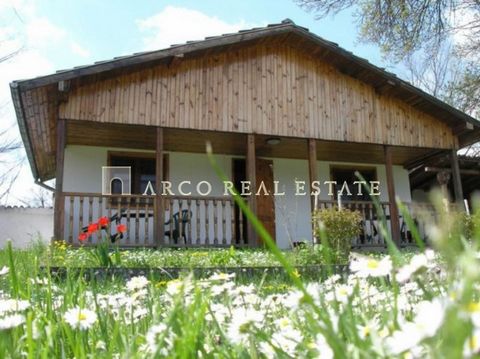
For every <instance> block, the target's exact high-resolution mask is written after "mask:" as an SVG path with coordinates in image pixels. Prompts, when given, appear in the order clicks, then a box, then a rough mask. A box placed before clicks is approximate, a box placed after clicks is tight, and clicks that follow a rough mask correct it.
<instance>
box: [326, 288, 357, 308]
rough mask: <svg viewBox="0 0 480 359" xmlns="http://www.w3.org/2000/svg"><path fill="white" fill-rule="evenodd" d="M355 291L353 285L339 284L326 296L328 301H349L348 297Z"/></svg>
mask: <svg viewBox="0 0 480 359" xmlns="http://www.w3.org/2000/svg"><path fill="white" fill-rule="evenodd" d="M352 293H353V287H352V286H351V285H345V284H337V285H336V286H335V289H334V290H333V291H331V292H329V293H327V295H326V296H325V299H326V300H328V301H334V300H336V301H338V302H340V303H347V302H348V299H349V298H350V297H351V295H352Z"/></svg>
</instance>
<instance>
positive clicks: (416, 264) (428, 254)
mask: <svg viewBox="0 0 480 359" xmlns="http://www.w3.org/2000/svg"><path fill="white" fill-rule="evenodd" d="M434 257H435V254H434V252H433V251H432V250H431V249H429V250H427V251H425V253H420V254H416V255H414V256H413V257H412V259H411V260H410V263H408V264H407V265H405V266H403V267H401V268H400V269H399V270H398V272H397V274H396V276H395V278H396V280H397V282H399V283H404V282H406V281H407V280H409V279H410V277H411V276H412V275H413V274H414V273H416V272H417V271H418V270H420V269H422V268H428V267H431V263H432V260H433V259H434Z"/></svg>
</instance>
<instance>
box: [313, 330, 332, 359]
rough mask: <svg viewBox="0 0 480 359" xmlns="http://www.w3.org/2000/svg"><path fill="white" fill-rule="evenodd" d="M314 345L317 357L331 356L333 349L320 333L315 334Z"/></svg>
mask: <svg viewBox="0 0 480 359" xmlns="http://www.w3.org/2000/svg"><path fill="white" fill-rule="evenodd" d="M314 347H315V349H316V350H317V351H318V353H319V358H322V359H324V358H325V359H330V358H333V350H332V348H331V347H330V345H329V344H328V342H327V340H326V339H325V337H324V336H323V335H322V334H317V337H316V340H315V344H314Z"/></svg>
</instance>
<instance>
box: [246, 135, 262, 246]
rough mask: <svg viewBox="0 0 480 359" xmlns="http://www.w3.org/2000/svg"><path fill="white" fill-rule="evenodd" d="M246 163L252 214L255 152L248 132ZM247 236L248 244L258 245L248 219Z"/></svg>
mask: <svg viewBox="0 0 480 359" xmlns="http://www.w3.org/2000/svg"><path fill="white" fill-rule="evenodd" d="M245 164H246V167H247V168H246V174H247V181H249V182H250V189H251V192H252V195H251V196H250V197H249V198H248V204H249V206H250V210H251V211H252V212H253V214H255V215H257V201H256V198H255V191H256V187H257V183H256V182H257V181H256V178H257V175H256V154H255V135H254V134H248V135H247V159H246V161H245ZM247 236H248V244H249V245H251V246H258V245H259V243H258V240H257V233H256V232H255V229H254V228H253V226H252V224H251V223H250V221H248V223H247Z"/></svg>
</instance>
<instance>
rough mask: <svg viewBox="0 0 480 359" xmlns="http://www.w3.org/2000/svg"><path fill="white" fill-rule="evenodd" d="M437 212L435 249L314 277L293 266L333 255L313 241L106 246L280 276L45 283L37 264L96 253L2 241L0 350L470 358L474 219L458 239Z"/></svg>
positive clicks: (140, 257) (474, 322) (479, 320)
mask: <svg viewBox="0 0 480 359" xmlns="http://www.w3.org/2000/svg"><path fill="white" fill-rule="evenodd" d="M440 216H441V218H440V219H441V220H440V222H439V223H441V227H432V228H431V236H430V240H431V243H432V244H433V247H434V249H427V250H425V249H420V250H419V251H418V252H416V253H412V252H399V251H398V250H396V249H395V248H393V247H392V248H391V249H390V252H389V253H388V254H382V255H378V254H377V255H359V254H356V253H355V254H353V256H351V257H350V258H349V260H348V265H349V268H350V274H349V275H348V276H345V277H340V276H338V275H332V276H330V277H328V278H327V279H326V280H323V281H322V280H319V278H315V277H303V276H302V275H301V274H299V273H298V272H296V271H295V270H294V268H293V266H298V265H309V264H322V263H327V262H329V260H331V257H330V256H326V255H325V254H326V253H327V254H329V253H330V252H329V251H327V252H325V250H324V249H318V248H315V249H314V248H312V247H306V248H305V249H303V250H300V251H275V248H272V252H268V251H267V250H233V249H231V250H229V249H227V250H209V251H206V250H162V251H153V250H136V251H125V252H120V254H118V253H116V252H111V253H109V252H107V256H108V258H110V255H111V256H112V257H118V256H119V258H115V264H116V265H120V266H125V267H139V266H145V267H152V268H153V267H168V266H177V267H184V268H193V267H200V266H203V267H212V266H214V267H228V266H275V265H279V264H277V263H282V266H283V267H284V268H285V272H286V273H287V274H288V278H287V279H285V278H283V277H282V278H280V277H266V276H252V277H251V278H242V279H241V280H239V279H238V278H236V277H235V276H234V275H229V274H225V273H222V272H220V271H219V272H217V273H213V274H212V275H210V276H208V277H202V278H194V277H193V276H192V275H190V274H189V271H186V272H184V274H183V275H182V277H180V278H178V279H174V280H157V279H154V278H146V277H143V276H138V277H133V278H130V279H121V278H118V277H117V278H109V279H107V280H95V279H93V280H86V279H85V278H84V277H82V276H73V275H67V276H66V277H64V278H51V277H50V275H49V271H48V270H44V269H43V270H42V268H44V266H48V265H56V266H58V265H60V266H66V267H79V266H80V267H82V266H83V267H95V266H98V260H99V256H98V255H97V254H98V253H97V254H96V253H95V251H93V250H91V249H90V250H87V249H80V250H74V249H71V248H68V247H66V246H64V245H58V244H56V245H53V246H50V247H45V246H35V247H32V248H30V249H28V250H13V249H11V247H8V248H5V249H2V250H0V358H4V357H12V358H17V357H27V358H57V357H61V358H73V357H75V358H145V357H147V358H150V357H151V358H162V357H168V358H173V357H175V358H319V357H320V358H405V357H410V358H424V357H432V358H460V357H472V356H475V355H477V354H479V353H480V271H479V270H478V268H479V264H480V263H479V258H480V255H479V253H480V252H479V244H480V230H479V228H480V223H476V225H475V226H473V227H472V228H473V230H474V231H473V232H470V235H468V236H467V237H466V236H465V235H464V233H465V232H464V231H463V228H462V227H461V226H459V223H460V222H459V221H458V219H457V217H456V216H453V215H451V214H449V213H440ZM477 220H478V216H477ZM467 238H468V239H467ZM338 258H340V259H341V258H343V257H337V259H338ZM110 259H111V258H110Z"/></svg>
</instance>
